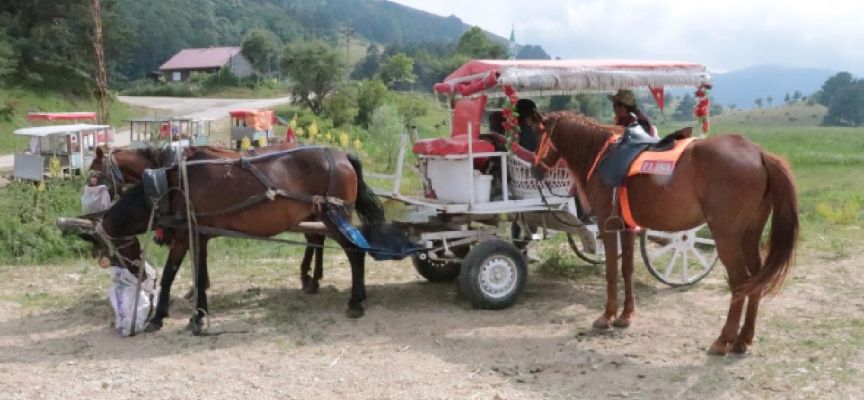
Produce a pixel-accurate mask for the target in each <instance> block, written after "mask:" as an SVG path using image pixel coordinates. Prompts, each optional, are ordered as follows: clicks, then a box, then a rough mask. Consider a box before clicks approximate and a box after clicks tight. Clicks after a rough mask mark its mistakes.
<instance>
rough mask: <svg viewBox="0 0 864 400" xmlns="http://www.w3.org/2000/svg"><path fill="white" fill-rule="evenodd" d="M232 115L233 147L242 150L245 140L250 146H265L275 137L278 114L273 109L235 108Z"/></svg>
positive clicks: (231, 112) (230, 112) (230, 113)
mask: <svg viewBox="0 0 864 400" xmlns="http://www.w3.org/2000/svg"><path fill="white" fill-rule="evenodd" d="M228 114H229V115H230V116H231V125H230V129H231V132H230V134H231V138H230V140H231V149H234V150H240V149H241V148H242V147H243V141H244V140H246V141H247V142H248V146H254V147H265V146H267V145H268V143H269V142H270V140H271V138H273V137H274V130H273V128H274V125H275V124H276V114H275V113H274V112H273V110H233V111H229V112H228Z"/></svg>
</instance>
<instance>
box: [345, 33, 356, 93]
mask: <svg viewBox="0 0 864 400" xmlns="http://www.w3.org/2000/svg"><path fill="white" fill-rule="evenodd" d="M355 32H357V28H354V27H352V26H351V25H345V26H344V27H343V28H342V33H343V34H344V35H345V66H346V68H345V80H346V81H347V80H348V79H350V76H351V68H347V67H349V65H348V64H349V63H350V62H351V36H353V35H354V33H355Z"/></svg>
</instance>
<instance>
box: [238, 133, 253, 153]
mask: <svg viewBox="0 0 864 400" xmlns="http://www.w3.org/2000/svg"><path fill="white" fill-rule="evenodd" d="M250 147H252V141H251V140H249V137H248V136H247V137H244V138H243V140H241V141H240V150H249V148H250Z"/></svg>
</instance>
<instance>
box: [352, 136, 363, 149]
mask: <svg viewBox="0 0 864 400" xmlns="http://www.w3.org/2000/svg"><path fill="white" fill-rule="evenodd" d="M361 146H363V143H360V138H357V139H354V148H355V149H357V150H360V147H361Z"/></svg>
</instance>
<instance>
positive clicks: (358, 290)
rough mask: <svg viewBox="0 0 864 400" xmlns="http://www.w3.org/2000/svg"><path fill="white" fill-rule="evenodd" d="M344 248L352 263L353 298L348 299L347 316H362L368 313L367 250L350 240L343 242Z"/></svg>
mask: <svg viewBox="0 0 864 400" xmlns="http://www.w3.org/2000/svg"><path fill="white" fill-rule="evenodd" d="M345 242H348V241H347V240H345ZM342 248H343V249H345V255H347V256H348V262H349V263H351V299H349V300H348V311H347V316H348V318H360V317H362V316H363V314H365V313H366V311H365V310H364V309H363V301H364V300H366V282H365V279H366V271H365V269H366V265H365V264H366V252H365V251H362V250H361V249H360V248H359V247H357V246H355V245H354V244H353V243H350V242H348V243H346V244H343V245H342Z"/></svg>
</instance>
